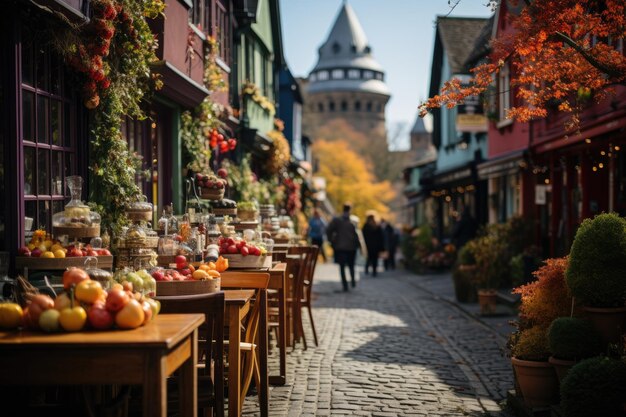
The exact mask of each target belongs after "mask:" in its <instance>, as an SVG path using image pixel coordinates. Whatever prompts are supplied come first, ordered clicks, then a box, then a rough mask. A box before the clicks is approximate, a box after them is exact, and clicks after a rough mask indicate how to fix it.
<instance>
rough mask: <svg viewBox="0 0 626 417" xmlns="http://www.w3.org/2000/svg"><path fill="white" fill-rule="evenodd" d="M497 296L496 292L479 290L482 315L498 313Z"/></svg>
mask: <svg viewBox="0 0 626 417" xmlns="http://www.w3.org/2000/svg"><path fill="white" fill-rule="evenodd" d="M497 294H498V293H497V292H496V290H478V304H479V305H480V314H482V315H490V314H494V313H495V312H496V301H497Z"/></svg>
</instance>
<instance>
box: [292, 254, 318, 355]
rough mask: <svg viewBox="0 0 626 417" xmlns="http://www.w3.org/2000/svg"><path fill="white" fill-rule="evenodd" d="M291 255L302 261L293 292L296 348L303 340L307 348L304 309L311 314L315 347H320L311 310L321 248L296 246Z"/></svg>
mask: <svg viewBox="0 0 626 417" xmlns="http://www.w3.org/2000/svg"><path fill="white" fill-rule="evenodd" d="M289 253H290V254H294V255H301V256H302V260H301V264H300V268H299V273H298V274H297V276H296V278H295V279H294V281H293V291H292V297H293V299H292V302H291V305H292V309H293V310H292V311H293V320H294V330H295V331H294V340H293V343H294V347H295V343H296V341H297V340H300V338H302V342H303V343H304V348H305V349H306V348H307V343H306V337H305V335H304V326H303V323H302V307H306V308H307V310H308V312H309V320H310V322H311V328H312V330H313V339H314V341H315V346H318V341H317V331H316V330H315V322H314V321H313V312H312V309H311V290H312V288H313V275H314V273H315V266H316V265H317V257H318V255H319V248H318V247H317V246H296V247H292V248H289Z"/></svg>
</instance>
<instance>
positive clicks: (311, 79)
mask: <svg viewBox="0 0 626 417" xmlns="http://www.w3.org/2000/svg"><path fill="white" fill-rule="evenodd" d="M316 79H317V76H316V74H315V73H313V74H311V75H310V76H309V81H315V80H316Z"/></svg>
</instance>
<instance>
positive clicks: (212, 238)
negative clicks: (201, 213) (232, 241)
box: [205, 215, 222, 262]
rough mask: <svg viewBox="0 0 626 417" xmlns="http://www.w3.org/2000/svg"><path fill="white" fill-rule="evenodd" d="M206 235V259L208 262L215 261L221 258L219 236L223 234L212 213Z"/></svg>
mask: <svg viewBox="0 0 626 417" xmlns="http://www.w3.org/2000/svg"><path fill="white" fill-rule="evenodd" d="M206 236H207V247H206V250H207V254H206V257H205V261H206V262H215V261H217V258H219V256H220V248H219V243H218V242H219V238H220V236H222V233H221V232H220V228H219V226H218V225H217V221H216V220H215V217H214V216H213V215H211V216H210V217H209V224H208V227H207V232H206Z"/></svg>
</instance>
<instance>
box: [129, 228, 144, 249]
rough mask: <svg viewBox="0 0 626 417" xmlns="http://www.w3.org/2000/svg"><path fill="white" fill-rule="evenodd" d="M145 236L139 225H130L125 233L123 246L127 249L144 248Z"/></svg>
mask: <svg viewBox="0 0 626 417" xmlns="http://www.w3.org/2000/svg"><path fill="white" fill-rule="evenodd" d="M147 237H148V236H147V234H146V231H145V229H144V228H143V226H142V225H140V224H133V225H131V226H130V227H129V228H128V230H127V231H126V235H125V246H126V247H127V248H142V247H145V246H146V240H147Z"/></svg>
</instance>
